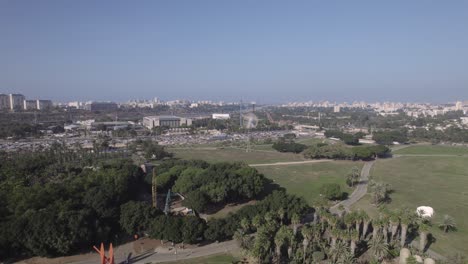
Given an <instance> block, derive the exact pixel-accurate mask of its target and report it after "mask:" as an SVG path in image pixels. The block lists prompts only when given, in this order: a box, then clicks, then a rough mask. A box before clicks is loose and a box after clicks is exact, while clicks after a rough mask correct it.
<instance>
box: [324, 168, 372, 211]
mask: <svg viewBox="0 0 468 264" xmlns="http://www.w3.org/2000/svg"><path fill="white" fill-rule="evenodd" d="M374 163H375V161H368V162H366V163H365V164H364V166H363V167H362V170H361V177H360V178H359V183H358V184H357V187H356V189H354V191H353V193H352V194H351V195H350V196H349V197H348V199H346V200H344V201H341V202H339V203H337V204H336V205H334V206H333V207H331V208H330V212H331V213H333V214H340V213H341V210H340V209H339V207H340V205H342V206H344V208H345V210H346V211H349V208H350V207H351V205H353V204H354V203H356V202H357V201H359V200H360V199H361V198H362V197H363V196H364V195H366V193H367V184H368V181H369V173H370V170H371V168H372V166H373V165H374Z"/></svg>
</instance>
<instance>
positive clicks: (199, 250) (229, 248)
mask: <svg viewBox="0 0 468 264" xmlns="http://www.w3.org/2000/svg"><path fill="white" fill-rule="evenodd" d="M138 241H139V240H138ZM138 241H137V242H138ZM133 243H134V242H130V243H126V244H123V245H120V246H118V247H116V248H115V249H114V256H115V263H116V264H119V263H124V261H125V260H126V256H127V255H128V253H130V252H132V251H133ZM238 251H239V247H238V245H237V243H236V241H234V240H229V241H225V242H220V243H211V244H208V245H205V246H201V247H195V248H186V249H177V254H175V250H174V249H172V250H169V249H168V248H163V247H157V248H155V249H154V250H148V251H145V252H143V253H140V254H136V255H133V256H131V262H130V263H132V264H145V263H161V262H171V261H176V260H184V259H192V258H199V257H206V256H211V255H217V254H225V253H228V254H229V253H235V252H238ZM19 263H20V264H30V263H34V264H37V263H41V264H42V263H54V264H65V263H67V264H96V263H99V255H98V254H97V253H88V254H83V255H75V256H70V257H61V258H54V259H47V258H38V257H36V258H32V259H29V260H25V261H20V262H19Z"/></svg>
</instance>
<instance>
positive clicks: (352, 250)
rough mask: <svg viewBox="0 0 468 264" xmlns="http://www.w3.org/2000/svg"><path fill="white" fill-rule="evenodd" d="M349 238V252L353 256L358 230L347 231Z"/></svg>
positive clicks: (357, 239)
mask: <svg viewBox="0 0 468 264" xmlns="http://www.w3.org/2000/svg"><path fill="white" fill-rule="evenodd" d="M349 238H350V239H351V247H350V252H351V254H352V255H353V256H354V253H355V251H356V243H357V242H358V241H359V232H357V231H356V230H352V231H351V232H350V233H349Z"/></svg>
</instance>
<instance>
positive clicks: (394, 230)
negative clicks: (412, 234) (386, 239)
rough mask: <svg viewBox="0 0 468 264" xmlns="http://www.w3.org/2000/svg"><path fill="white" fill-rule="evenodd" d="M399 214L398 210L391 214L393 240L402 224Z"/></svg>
mask: <svg viewBox="0 0 468 264" xmlns="http://www.w3.org/2000/svg"><path fill="white" fill-rule="evenodd" d="M398 215H399V213H397V212H395V213H393V214H391V215H390V228H391V234H392V236H391V237H390V239H391V240H393V239H394V238H395V236H396V234H397V231H398V226H399V225H400V217H399V216H398Z"/></svg>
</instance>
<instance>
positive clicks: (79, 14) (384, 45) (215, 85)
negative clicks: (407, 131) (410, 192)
mask: <svg viewBox="0 0 468 264" xmlns="http://www.w3.org/2000/svg"><path fill="white" fill-rule="evenodd" d="M467 14H468V1H426V0H414V1H407V0H405V1H397V0H394V1H333V0H332V1H266V0H265V1H262V0H259V1H222V0H213V1H203V0H199V1H198V0H197V1H91V0H83V1H60V0H57V1H47V0H41V1H34V0H30V1H23V0H3V1H0V93H11V92H20V93H23V94H25V95H26V96H27V97H28V98H50V99H52V100H56V101H70V100H91V99H93V100H115V101H125V100H128V99H138V98H139V99H150V98H153V97H159V98H161V99H166V100H167V99H176V98H187V99H211V100H224V101H237V100H239V99H240V98H243V99H244V100H254V101H257V102H259V103H271V102H286V101H296V100H297V101H307V100H314V101H318V100H330V101H348V102H349V101H353V100H366V101H377V100H378V101H384V100H391V101H429V102H443V101H455V100H466V99H468V28H467V26H468V15H467Z"/></svg>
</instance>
